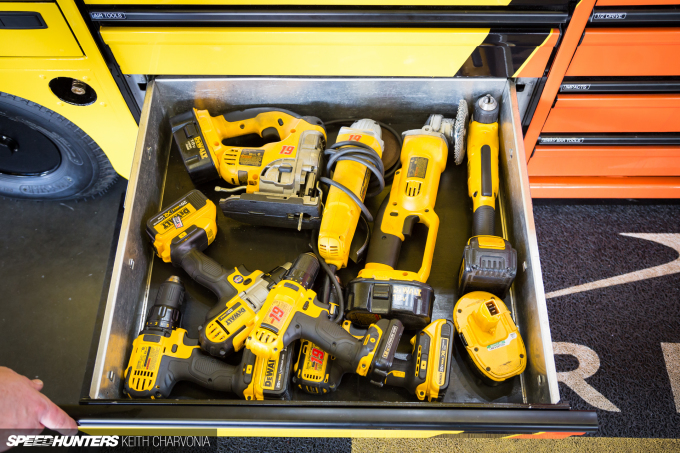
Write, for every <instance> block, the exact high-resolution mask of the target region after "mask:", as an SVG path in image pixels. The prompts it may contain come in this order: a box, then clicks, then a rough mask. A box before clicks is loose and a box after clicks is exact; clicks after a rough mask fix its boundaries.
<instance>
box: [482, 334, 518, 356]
mask: <svg viewBox="0 0 680 453" xmlns="http://www.w3.org/2000/svg"><path fill="white" fill-rule="evenodd" d="M515 338H517V334H516V333H515V332H512V333H511V334H510V335H508V338H506V339H505V340H501V341H499V342H498V343H494V344H490V345H489V346H487V347H486V349H487V350H489V351H493V350H494V349H498V348H502V347H504V346H507V345H509V344H510V342H511V341H512V340H514V339H515Z"/></svg>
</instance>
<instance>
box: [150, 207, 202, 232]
mask: <svg viewBox="0 0 680 453" xmlns="http://www.w3.org/2000/svg"><path fill="white" fill-rule="evenodd" d="M193 212H196V208H194V207H193V205H192V204H191V203H189V202H188V201H187V200H182V202H181V203H179V204H178V205H177V206H175V207H173V208H172V209H168V210H167V211H165V212H164V213H163V215H162V216H159V217H158V218H157V219H156V220H155V221H154V223H153V227H154V229H155V230H156V231H158V232H159V233H160V234H163V233H165V232H166V231H168V230H170V229H177V228H182V226H183V223H182V219H183V218H184V217H186V216H188V215H189V214H191V213H193ZM178 225H179V226H178Z"/></svg>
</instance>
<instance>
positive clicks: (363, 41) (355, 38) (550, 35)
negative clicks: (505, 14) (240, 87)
mask: <svg viewBox="0 0 680 453" xmlns="http://www.w3.org/2000/svg"><path fill="white" fill-rule="evenodd" d="M101 34H102V38H103V39H104V42H105V43H106V44H107V45H108V46H109V47H110V48H111V51H112V52H113V54H114V56H115V57H116V62H117V63H118V64H119V65H120V68H121V70H122V71H123V73H125V74H175V75H192V74H204V75H253V74H256V75H271V76H285V75H291V76H392V77H407V76H411V77H453V76H475V77H503V78H505V77H513V76H515V77H540V76H542V75H543V73H544V71H545V68H546V65H547V62H548V59H549V57H550V55H551V53H552V50H553V47H554V46H555V45H556V43H557V41H558V38H559V30H558V29H557V28H550V27H544V28H539V29H531V30H524V31H519V32H515V31H510V32H506V31H503V30H498V31H494V30H492V29H489V28H482V27H479V28H436V27H432V28H386V27H384V26H383V27H366V28H352V27H346V28H340V27H327V28H311V27H238V26H235V27H230V28H226V27H210V28H209V27H148V28H147V27H139V28H136V27H117V26H103V27H102V28H101Z"/></svg>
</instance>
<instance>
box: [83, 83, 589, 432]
mask: <svg viewBox="0 0 680 453" xmlns="http://www.w3.org/2000/svg"><path fill="white" fill-rule="evenodd" d="M486 93H489V94H491V95H492V96H494V97H495V98H496V99H497V100H498V102H499V107H500V118H499V184H500V185H499V198H498V200H499V207H500V208H499V209H498V213H499V218H500V219H501V221H500V222H498V225H500V226H501V229H502V232H503V235H504V236H506V237H507V238H508V240H509V241H510V242H511V243H512V244H513V247H515V248H516V250H517V262H518V263H519V265H518V273H517V277H516V279H515V281H514V284H513V291H511V295H509V296H508V298H507V300H508V306H509V307H513V308H512V310H513V314H514V316H515V318H516V322H517V325H518V326H519V329H520V332H521V335H522V338H523V340H524V342H525V344H526V345H527V354H530V357H531V360H530V361H528V363H527V368H526V370H525V371H524V373H523V375H522V377H521V378H520V377H518V378H516V379H515V380H514V381H508V382H506V383H503V384H502V385H501V386H500V387H488V386H484V385H483V384H481V383H478V382H477V381H476V380H474V379H473V378H471V377H468V376H469V375H470V372H469V370H467V369H466V368H464V367H465V366H467V365H465V363H464V362H463V361H462V359H461V357H460V354H459V352H453V351H452V352H453V355H452V358H451V361H450V367H451V370H452V371H451V376H452V377H451V380H450V383H451V384H450V385H449V387H448V389H447V392H446V394H445V395H444V396H443V400H442V401H441V402H436V403H435V402H432V403H430V402H419V401H418V400H417V399H416V398H415V395H412V394H407V393H405V392H403V391H397V390H398V389H397V390H395V389H394V388H391V387H388V386H385V387H384V388H378V387H375V386H373V385H370V384H369V383H368V382H367V380H366V379H363V378H360V377H359V376H357V375H350V374H348V375H346V376H345V377H344V378H343V383H342V385H341V386H340V387H339V388H338V389H337V391H336V392H335V393H333V394H332V395H327V396H326V397H324V395H308V394H306V393H304V392H303V391H302V390H300V389H298V388H297V386H294V388H292V389H291V399H290V400H286V401H279V400H269V401H266V404H257V403H258V402H252V401H245V400H241V399H237V396H236V395H231V394H225V393H220V394H216V393H215V392H211V391H208V390H203V389H201V388H200V387H197V386H194V387H190V388H188V389H187V387H184V388H183V389H182V388H180V387H181V386H180V385H178V386H177V387H175V389H176V390H177V391H178V393H176V394H173V395H171V397H172V398H176V397H179V398H183V397H191V398H192V400H191V401H188V403H189V404H190V405H191V404H193V405H199V406H201V405H203V406H206V410H207V411H210V412H211V413H212V414H213V416H216V417H218V418H219V423H222V425H221V427H223V428H232V427H234V426H236V427H239V426H240V427H241V428H242V427H243V426H244V423H247V421H248V418H249V416H248V414H251V415H252V414H254V413H255V412H253V411H256V410H257V409H255V408H267V413H268V415H267V417H266V419H267V420H266V421H265V420H263V419H261V420H260V421H261V422H262V423H264V424H261V425H259V426H264V427H267V428H281V427H285V428H291V427H298V426H302V427H307V428H310V427H311V428H324V429H341V428H343V427H344V428H348V427H349V428H353V429H361V426H349V425H347V422H346V421H347V420H355V419H356V420H360V421H361V423H365V424H364V425H363V426H364V427H366V426H370V427H371V428H372V429H375V428H391V429H404V430H438V429H441V430H442V431H447V432H449V431H451V430H462V431H470V430H477V431H479V430H489V431H491V430H493V431H503V432H507V431H510V432H513V430H517V429H519V430H524V429H528V430H533V431H532V432H536V431H570V432H583V431H588V430H592V429H593V427H594V426H593V418H592V414H586V415H585V418H584V416H583V415H579V414H578V413H576V412H571V411H563V410H559V409H565V407H564V406H560V405H558V404H557V403H558V402H559V392H558V386H557V377H556V372H555V364H554V360H553V352H552V340H551V337H550V327H549V321H548V316H547V308H546V304H545V296H544V290H543V282H542V276H541V265H540V260H539V256H538V244H537V239H536V233H535V227H534V221H533V214H532V206H531V197H530V193H529V178H528V174H527V168H526V156H525V154H524V148H523V142H522V140H521V137H522V133H521V120H520V115H519V108H518V105H517V95H516V90H515V86H514V82H513V81H509V80H506V79H500V78H431V77H427V78H426V77H423V78H387V77H385V78H378V77H375V78H360V77H344V78H343V77H334V78H322V77H316V78H313V77H288V78H286V77H195V76H194V77H170V76H160V77H157V78H155V79H154V81H152V83H150V84H149V87H148V89H147V94H146V98H145V104H144V109H143V111H142V116H141V120H140V132H139V136H138V141H137V146H136V149H135V157H134V162H133V167H132V172H131V177H130V181H129V183H128V192H127V196H126V209H125V214H124V217H123V222H122V225H121V233H120V238H119V240H118V249H117V253H116V259H115V263H114V267H113V273H112V276H111V282H112V283H111V287H110V289H109V293H108V300H107V302H106V307H105V310H104V316H103V323H102V331H101V334H100V337H99V345H98V350H97V356H96V361H95V365H94V369H93V374H92V381H91V386H90V393H89V396H90V398H91V400H89V401H90V402H94V403H96V404H93V405H89V406H88V407H89V408H93V407H95V406H96V405H101V406H102V407H103V406H108V407H109V411H112V410H113V411H115V407H121V406H119V405H120V404H124V403H127V402H129V401H130V400H129V398H127V397H126V396H125V395H124V394H123V393H122V389H123V385H122V381H123V380H124V371H125V368H126V365H127V363H128V361H129V358H130V356H131V352H132V344H133V340H134V339H135V338H136V336H137V335H138V333H139V331H140V326H141V325H142V323H143V320H144V318H145V314H146V313H147V310H148V307H149V305H150V304H151V303H153V300H154V297H155V295H156V293H157V291H158V288H159V286H160V284H162V282H164V281H166V280H167V279H168V277H170V276H171V275H177V276H179V277H180V278H181V279H182V281H183V282H184V284H185V286H186V289H187V291H186V299H185V300H186V302H185V303H184V306H183V317H182V327H183V328H185V329H187V331H188V332H189V333H188V335H189V337H191V338H196V337H197V336H198V326H199V325H200V324H201V323H202V322H204V320H205V315H206V313H207V311H208V309H209V307H211V306H213V305H214V304H215V303H216V298H215V296H214V295H213V294H212V293H210V291H208V290H207V289H206V288H203V287H202V286H200V285H199V284H198V283H196V282H194V281H193V280H191V279H190V278H189V277H188V276H187V275H186V274H185V273H184V271H182V270H181V269H178V268H174V267H173V266H172V265H170V264H169V263H163V262H162V261H161V260H159V259H158V258H157V257H155V255H154V250H153V246H152V244H151V243H150V241H149V240H148V237H146V234H145V232H144V230H143V229H142V228H140V226H141V225H144V224H145V223H146V222H147V220H148V219H149V217H150V216H153V215H154V214H155V213H157V212H159V210H160V208H161V207H167V206H168V205H169V204H170V203H172V201H173V200H176V199H178V198H179V197H181V196H182V195H184V194H186V193H187V192H188V191H189V190H192V189H195V188H196V187H195V186H194V185H193V184H192V182H191V179H190V177H189V175H188V174H187V171H186V168H185V166H184V164H183V162H182V160H181V158H180V155H179V152H178V151H177V149H176V147H175V146H174V143H173V135H172V131H171V127H170V121H169V118H172V117H174V116H176V115H178V114H181V113H183V112H186V111H189V110H190V109H191V108H192V107H195V106H201V108H203V109H206V110H208V111H209V112H210V113H211V114H212V115H217V114H220V113H226V112H230V111H234V110H241V109H244V108H252V107H264V106H269V107H274V106H280V107H285V108H287V109H293V110H294V111H295V112H296V113H298V114H300V115H314V116H317V117H318V118H321V119H322V120H323V121H326V122H330V121H333V120H336V119H340V118H348V117H352V116H355V117H362V118H364V117H366V118H372V119H375V120H378V121H389V122H390V123H391V124H392V126H393V127H395V128H396V129H397V131H402V130H409V129H413V128H414V127H422V126H419V125H422V121H425V120H426V119H427V118H428V117H429V115H430V114H431V113H432V112H439V111H441V112H451V111H455V110H456V108H457V105H458V102H459V101H460V100H461V99H465V100H466V101H467V102H468V104H469V105H472V102H473V100H474V99H478V98H479V97H480V96H482V95H484V94H486ZM327 133H328V134H329V135H328V139H329V142H331V141H333V138H332V135H331V134H332V133H334V132H331V131H330V124H329V129H328V132H327ZM466 174H467V168H466V166H465V165H459V166H456V165H455V164H454V162H453V159H449V162H448V165H447V167H446V169H445V170H444V173H443V174H442V177H441V180H440V186H439V187H440V189H439V191H438V194H437V195H438V204H437V206H440V205H441V206H442V208H441V210H439V211H438V215H439V217H440V218H441V219H442V222H441V224H440V226H439V235H438V236H439V239H438V240H437V246H436V248H435V252H434V258H433V261H432V263H433V265H432V272H431V274H430V277H429V279H428V284H430V285H432V287H433V288H434V290H435V301H434V307H433V311H432V317H433V318H434V319H442V318H445V319H452V317H453V307H454V303H455V302H456V301H457V300H458V297H457V279H456V278H455V276H454V275H452V269H456V271H457V270H458V266H460V257H461V256H462V253H463V249H464V247H465V244H466V243H467V240H468V239H469V235H470V231H471V225H472V209H471V201H470V198H469V197H468V191H467V185H466V184H467V183H466V181H467V178H466ZM199 188H200V189H202V190H203V191H204V193H205V195H206V196H207V197H208V198H210V199H211V200H213V201H215V200H216V199H217V200H218V201H219V198H220V194H219V193H215V192H214V191H213V190H212V188H214V184H213V185H211V186H210V189H208V187H206V186H202V187H199ZM383 195H384V194H383ZM380 202H381V200H380V199H379V197H375V198H371V199H370V200H369V201H368V202H367V206H368V207H369V209H371V211H377V209H378V207H379V205H380ZM437 209H439V208H437ZM446 219H458V220H456V221H455V222H456V223H452V222H454V221H453V220H452V221H451V222H448V221H445V220H446ZM461 219H464V220H461ZM461 222H464V224H465V226H463V223H461ZM217 225H218V226H217V230H218V233H217V238H216V239H215V241H214V242H213V243H212V244H211V245H210V246H209V247H208V248H207V249H206V250H205V252H204V253H206V254H207V255H208V256H211V257H212V258H213V259H215V260H216V261H217V262H219V263H220V264H221V265H222V266H224V267H225V268H232V267H235V266H237V265H243V266H244V267H245V268H246V269H249V270H251V271H253V270H255V269H260V270H261V269H265V270H269V269H272V268H273V267H274V266H276V265H280V264H282V263H285V262H286V261H293V260H294V259H295V258H296V257H297V256H298V255H299V254H300V253H301V252H304V251H307V250H309V245H308V244H309V239H310V237H309V232H308V231H305V230H303V231H297V229H285V228H259V227H254V226H251V225H247V224H243V223H239V222H237V221H236V220H233V219H230V218H228V217H226V216H224V215H222V213H221V212H218V213H217ZM416 228H417V227H416ZM421 231H423V230H421ZM412 245H413V247H410V245H409V243H405V245H404V247H403V248H402V250H401V259H403V260H405V262H404V264H414V263H416V262H417V263H420V260H421V259H422V252H420V251H419V250H418V249H417V248H415V247H417V246H418V244H415V243H413V244H412ZM362 267H363V265H360V264H355V263H352V262H350V263H349V264H348V267H347V268H345V269H343V271H347V272H348V274H347V275H348V277H347V280H345V278H343V281H350V280H351V279H352V278H354V276H356V275H357V274H358V272H359V271H360V270H361V268H362ZM350 275H351V277H349V276H350ZM409 340H410V336H409V335H406V334H405V335H404V336H403V337H402V340H401V343H400V344H401V345H402V347H404V348H405V349H404V350H407V349H408V348H409V347H410V345H409V343H408V341H409ZM400 350H401V349H400ZM409 350H410V349H409ZM229 359H234V361H235V362H236V359H237V357H230V358H228V359H227V360H229ZM236 363H237V362H236ZM506 384H507V385H506ZM182 390H184V392H186V393H182ZM92 400H94V401H92ZM208 400H211V401H208ZM184 401H187V400H186V399H185V400H184ZM134 403H136V404H142V405H146V407H151V408H152V411H153V413H154V414H155V415H154V416H157V417H160V418H159V420H161V421H162V420H163V419H166V420H167V419H172V418H173V417H175V418H176V417H179V418H181V417H185V415H178V413H177V411H178V409H172V407H177V402H176V400H167V401H163V400H153V401H151V400H146V401H135V402H134ZM404 403H406V404H408V405H409V409H408V411H404V410H402V409H403V408H404ZM496 404H498V405H500V406H502V407H503V409H502V410H495V405H496ZM170 406H172V407H170ZM208 406H210V407H212V409H210V407H208ZM359 406H361V407H363V408H367V410H366V411H363V410H361V408H360V407H359ZM462 406H465V408H466V410H477V409H479V411H480V412H468V413H467V414H463V413H461V412H457V411H460V408H461V407H462ZM153 407H156V409H153ZM513 408H517V409H522V410H524V411H526V412H525V415H522V414H521V413H519V412H516V413H514V415H513V418H514V421H513V420H511V419H508V418H507V417H506V416H505V415H504V414H506V412H505V411H507V410H509V409H513ZM548 408H550V409H552V410H553V411H554V412H553V415H555V416H557V417H558V418H561V416H559V415H558V414H559V413H562V414H568V416H567V418H565V419H564V420H563V421H562V422H559V423H558V422H556V420H555V418H554V417H552V416H551V417H545V418H544V419H542V418H541V416H540V415H537V413H536V412H535V410H538V411H541V409H548ZM164 409H165V411H164ZM307 409H308V410H307ZM353 411H356V413H355V416H354V417H353V416H352V412H353ZM414 411H415V412H414ZM109 413H113V412H109ZM196 413H200V414H201V415H186V417H187V418H189V417H198V418H200V419H201V420H199V421H198V422H197V423H201V422H202V421H204V422H205V423H207V424H209V423H213V420H211V419H210V417H207V416H206V414H207V412H205V411H203V412H200V411H197V412H193V413H192V414H196ZM369 413H370V416H371V417H373V418H372V422H370V423H369V422H368V420H369V419H367V418H361V417H363V415H365V414H369ZM414 413H415V414H416V416H414V415H413V414H414ZM187 414H189V413H188V412H187ZM323 414H325V415H323ZM470 414H472V415H470ZM543 414H544V415H547V414H546V412H543ZM322 415H323V416H322ZM360 415H361V417H359V416H360ZM473 415H474V416H473ZM458 416H462V418H457V417H458ZM402 417H406V418H402ZM86 418H87V417H86ZM414 419H416V420H417V423H414V422H413V420H414ZM89 420H90V421H91V420H92V419H91V418H90V419H89ZM86 422H87V420H86ZM127 422H130V420H129V419H127ZM127 422H126V421H123V422H121V423H127ZM529 422H531V423H532V425H531V427H529V428H524V427H525V426H529V425H528V424H527V423H529ZM131 423H133V424H134V423H135V422H134V421H131ZM215 423H218V422H215ZM556 423H557V424H556ZM558 425H559V426H558ZM411 432H412V431H411ZM514 432H516V431H514Z"/></svg>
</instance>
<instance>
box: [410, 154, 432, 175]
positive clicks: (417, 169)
mask: <svg viewBox="0 0 680 453" xmlns="http://www.w3.org/2000/svg"><path fill="white" fill-rule="evenodd" d="M428 162H429V159H428V158H427V157H412V158H411V160H410V161H409V162H408V174H407V175H406V176H407V177H408V178H421V179H425V173H427V163H428Z"/></svg>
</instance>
